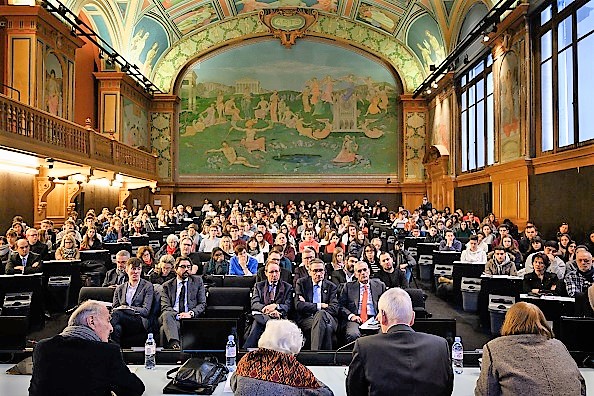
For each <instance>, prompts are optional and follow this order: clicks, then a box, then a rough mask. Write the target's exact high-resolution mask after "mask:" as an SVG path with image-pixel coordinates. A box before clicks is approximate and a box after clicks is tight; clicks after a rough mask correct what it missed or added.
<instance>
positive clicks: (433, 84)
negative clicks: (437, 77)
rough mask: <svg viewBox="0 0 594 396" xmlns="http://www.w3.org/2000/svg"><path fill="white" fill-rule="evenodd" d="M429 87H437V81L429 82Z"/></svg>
mask: <svg viewBox="0 0 594 396" xmlns="http://www.w3.org/2000/svg"><path fill="white" fill-rule="evenodd" d="M431 88H433V89H437V83H436V82H435V81H433V82H432V83H431Z"/></svg>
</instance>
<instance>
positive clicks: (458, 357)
mask: <svg viewBox="0 0 594 396" xmlns="http://www.w3.org/2000/svg"><path fill="white" fill-rule="evenodd" d="M452 363H453V365H454V373H455V374H462V372H463V371H464V348H462V341H461V339H460V337H456V338H455V339H454V345H452Z"/></svg>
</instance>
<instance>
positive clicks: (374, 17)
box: [359, 6, 396, 32]
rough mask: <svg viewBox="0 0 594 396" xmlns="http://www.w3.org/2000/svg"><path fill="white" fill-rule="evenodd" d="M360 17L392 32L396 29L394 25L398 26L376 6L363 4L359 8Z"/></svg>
mask: <svg viewBox="0 0 594 396" xmlns="http://www.w3.org/2000/svg"><path fill="white" fill-rule="evenodd" d="M359 17H360V18H361V19H363V20H365V21H367V22H368V23H370V24H371V25H373V26H375V27H379V28H382V29H384V30H387V31H390V32H391V31H392V30H394V27H395V26H396V24H395V23H394V21H393V20H392V18H390V17H389V16H388V15H386V14H385V13H384V12H383V11H381V10H380V9H378V8H376V7H371V6H362V7H361V8H360V9H359Z"/></svg>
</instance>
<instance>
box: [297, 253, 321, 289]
mask: <svg viewBox="0 0 594 396" xmlns="http://www.w3.org/2000/svg"><path fill="white" fill-rule="evenodd" d="M317 255H318V254H317V252H316V251H315V250H314V249H313V248H311V247H309V246H308V247H305V248H304V249H303V252H302V253H301V264H299V266H298V267H297V268H295V271H294V276H293V285H296V284H297V281H298V280H299V279H301V278H307V277H308V276H309V263H310V262H311V260H313V259H314V258H316V257H317Z"/></svg>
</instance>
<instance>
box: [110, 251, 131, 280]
mask: <svg viewBox="0 0 594 396" xmlns="http://www.w3.org/2000/svg"><path fill="white" fill-rule="evenodd" d="M129 258H130V252H128V251H127V250H120V251H119V252H117V253H116V257H115V259H116V267H115V268H113V269H110V270H109V271H107V273H106V274H105V280H104V281H103V287H106V286H107V287H113V288H115V287H116V286H118V285H122V284H124V282H127V281H128V274H127V273H126V263H127V262H128V259H129Z"/></svg>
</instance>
